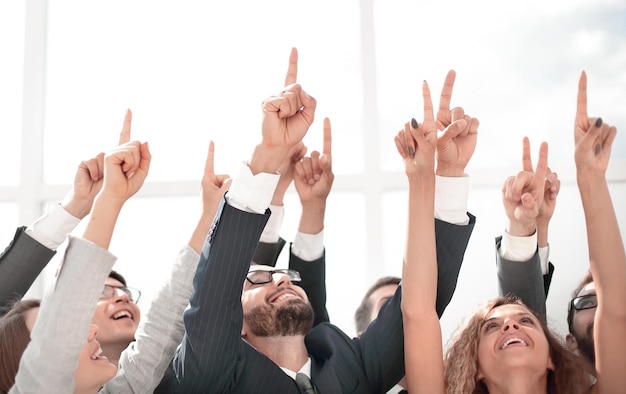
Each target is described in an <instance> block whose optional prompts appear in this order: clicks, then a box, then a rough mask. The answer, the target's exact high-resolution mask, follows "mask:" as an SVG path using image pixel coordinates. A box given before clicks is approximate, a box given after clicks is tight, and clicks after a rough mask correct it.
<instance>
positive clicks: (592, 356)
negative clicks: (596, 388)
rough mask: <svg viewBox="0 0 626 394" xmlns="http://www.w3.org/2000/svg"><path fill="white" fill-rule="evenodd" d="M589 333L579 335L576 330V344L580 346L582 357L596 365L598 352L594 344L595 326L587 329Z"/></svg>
mask: <svg viewBox="0 0 626 394" xmlns="http://www.w3.org/2000/svg"><path fill="white" fill-rule="evenodd" d="M586 331H587V332H585V333H583V334H579V333H578V332H576V330H574V333H573V335H574V338H576V343H577V344H578V351H579V352H580V355H581V356H583V357H584V358H586V359H587V360H588V361H590V362H591V364H593V365H595V363H596V352H595V346H594V343H593V324H590V325H589V326H588V327H587V330H586Z"/></svg>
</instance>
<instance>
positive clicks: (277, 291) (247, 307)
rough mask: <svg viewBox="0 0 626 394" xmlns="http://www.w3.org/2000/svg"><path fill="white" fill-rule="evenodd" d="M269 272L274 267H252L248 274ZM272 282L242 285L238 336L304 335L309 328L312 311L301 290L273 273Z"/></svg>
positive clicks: (286, 277)
mask: <svg viewBox="0 0 626 394" xmlns="http://www.w3.org/2000/svg"><path fill="white" fill-rule="evenodd" d="M254 270H264V271H271V270H274V267H270V266H265V265H252V266H250V271H254ZM272 279H273V280H272V281H271V282H269V283H264V284H252V283H250V282H249V281H248V280H245V281H244V284H243V292H242V294H241V305H242V307H243V320H244V321H243V329H242V336H243V337H244V338H247V339H249V337H250V336H255V337H270V336H291V335H306V334H307V333H308V332H309V330H310V329H311V327H312V326H313V309H312V308H311V305H310V304H309V299H308V297H307V295H306V293H305V292H304V290H302V288H301V287H299V286H296V285H294V284H293V283H292V282H291V281H290V280H289V277H288V276H287V275H286V274H283V273H275V274H273V275H272Z"/></svg>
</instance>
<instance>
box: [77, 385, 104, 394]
mask: <svg viewBox="0 0 626 394" xmlns="http://www.w3.org/2000/svg"><path fill="white" fill-rule="evenodd" d="M100 387H102V386H100V385H98V387H74V394H98V391H100Z"/></svg>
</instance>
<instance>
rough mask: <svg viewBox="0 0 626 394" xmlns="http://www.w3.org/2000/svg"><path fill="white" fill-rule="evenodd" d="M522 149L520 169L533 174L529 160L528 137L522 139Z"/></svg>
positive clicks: (531, 163)
mask: <svg viewBox="0 0 626 394" xmlns="http://www.w3.org/2000/svg"><path fill="white" fill-rule="evenodd" d="M522 145H523V148H522V168H523V169H524V171H530V172H533V162H532V160H531V158H530V140H529V139H528V137H524V142H523V144H522Z"/></svg>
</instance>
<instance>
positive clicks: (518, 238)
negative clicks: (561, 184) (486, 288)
mask: <svg viewBox="0 0 626 394" xmlns="http://www.w3.org/2000/svg"><path fill="white" fill-rule="evenodd" d="M522 151H523V154H522V163H523V165H522V167H523V168H522V171H520V172H518V173H517V174H516V175H515V176H511V177H509V178H507V179H506V181H505V182H504V185H503V186H502V204H503V206H504V212H505V214H506V219H507V220H506V227H505V231H506V234H505V235H504V237H507V238H506V239H507V240H510V241H509V242H510V243H517V244H520V245H522V246H525V247H526V248H525V249H527V250H525V251H524V252H525V253H526V255H522V256H521V257H520V260H514V258H512V257H511V258H506V257H503V256H502V255H501V254H500V253H501V251H498V252H497V255H496V257H497V262H498V264H497V272H498V287H499V292H500V295H507V294H509V293H512V294H515V295H517V296H518V297H520V298H521V299H522V301H524V303H525V304H526V305H528V306H529V307H530V308H532V309H533V310H535V311H536V312H537V313H539V314H540V315H541V316H543V318H544V319H545V317H546V296H545V291H544V281H543V276H542V271H541V263H540V259H539V253H538V251H537V235H538V232H539V229H538V220H539V219H538V218H539V216H540V214H543V216H542V220H544V222H542V226H545V227H542V231H546V230H547V220H549V219H547V220H546V216H547V215H548V214H549V215H550V216H551V212H553V211H554V205H553V202H554V201H555V199H551V198H550V196H546V191H547V192H548V193H551V192H550V189H549V188H548V186H546V174H548V171H549V170H548V145H547V144H546V143H543V144H542V145H541V147H540V150H539V160H538V162H537V167H536V169H533V165H532V160H531V155H530V141H529V139H528V138H527V137H525V138H524V140H523V150H522ZM546 200H547V201H548V203H549V204H550V205H548V206H546ZM548 209H549V210H550V212H547V210H548ZM542 235H546V234H543V233H542ZM507 247H508V249H513V247H511V246H508V243H507V242H505V241H503V244H502V249H506V248H507ZM508 249H506V252H508V253H509V254H511V253H512V250H508ZM518 249H524V248H523V247H522V248H520V247H519V246H518ZM517 253H518V255H520V254H522V252H520V251H519V250H518V251H517ZM505 256H506V255H505Z"/></svg>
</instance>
